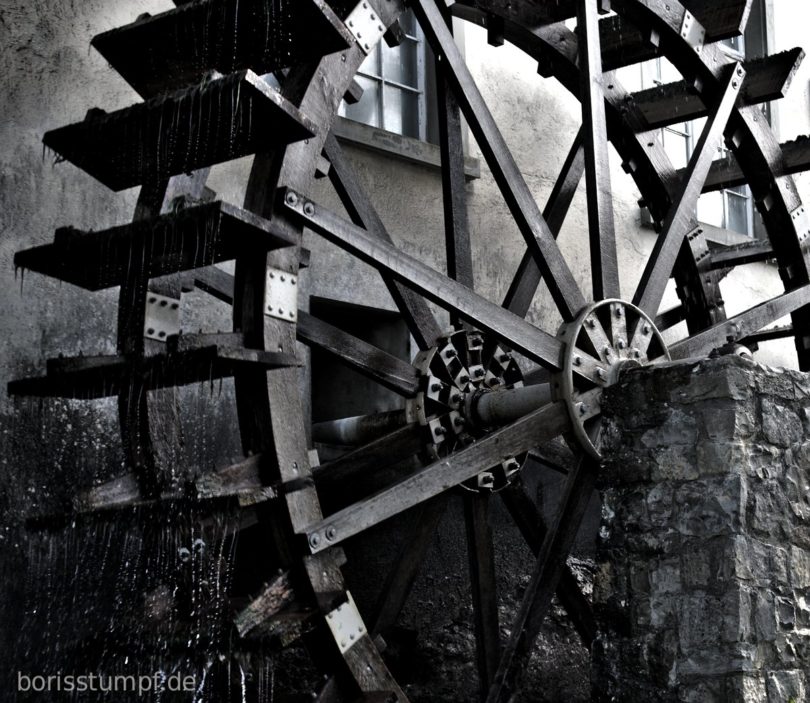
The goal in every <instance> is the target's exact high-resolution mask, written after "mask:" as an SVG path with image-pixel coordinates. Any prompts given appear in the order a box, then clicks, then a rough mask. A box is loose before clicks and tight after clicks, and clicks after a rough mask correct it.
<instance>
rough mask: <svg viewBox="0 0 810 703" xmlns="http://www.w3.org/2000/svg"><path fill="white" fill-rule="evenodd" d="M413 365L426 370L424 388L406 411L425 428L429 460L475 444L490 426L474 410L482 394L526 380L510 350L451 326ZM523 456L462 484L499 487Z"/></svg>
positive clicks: (476, 487) (513, 473) (473, 487)
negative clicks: (452, 328)
mask: <svg viewBox="0 0 810 703" xmlns="http://www.w3.org/2000/svg"><path fill="white" fill-rule="evenodd" d="M414 365H415V366H416V367H417V368H418V369H419V370H420V372H421V373H422V380H421V390H420V392H419V393H418V395H417V396H416V398H414V399H413V400H410V401H408V404H407V406H406V413H407V415H408V421H409V422H418V423H419V424H420V425H422V427H424V428H425V439H424V446H425V448H424V451H423V455H424V456H423V458H424V460H425V461H428V462H430V461H435V460H437V459H439V458H441V457H444V456H448V455H449V454H451V453H452V452H454V451H456V450H457V449H460V448H462V447H465V446H467V445H469V444H472V443H473V442H474V441H475V440H476V439H478V438H479V437H483V436H484V435H485V434H486V432H487V430H488V429H490V428H487V427H483V426H481V425H480V424H479V423H478V422H477V421H476V419H475V414H474V412H473V407H474V405H475V402H476V400H477V399H478V398H479V397H480V396H481V395H482V394H484V393H488V392H498V391H500V390H508V389H513V388H520V387H522V386H523V374H522V373H521V371H520V368H519V367H518V365H517V362H516V361H515V360H514V359H513V358H512V355H511V354H509V353H508V352H507V351H506V350H505V349H503V347H501V346H499V345H498V344H497V343H496V342H495V341H494V340H490V339H488V338H486V337H485V335H483V334H482V333H480V332H466V331H459V332H451V333H450V334H447V335H445V336H444V337H442V338H440V340H439V343H438V345H437V346H435V347H433V348H431V349H428V350H426V351H422V352H420V353H419V354H418V355H417V356H416V359H415V360H414ZM525 460H526V456H525V454H524V455H521V456H517V457H507V458H505V459H504V460H503V461H502V462H501V463H500V464H498V465H497V466H493V467H492V468H490V469H487V470H486V471H482V472H481V473H480V474H478V476H477V477H476V478H475V479H473V480H472V481H468V482H465V483H463V484H462V485H463V486H464V487H465V488H468V489H471V490H476V491H487V492H493V491H498V490H500V489H502V488H504V487H506V486H507V485H508V484H509V483H510V481H511V480H512V478H513V477H514V476H516V475H517V472H518V471H520V469H521V468H522V466H523V463H524V462H525Z"/></svg>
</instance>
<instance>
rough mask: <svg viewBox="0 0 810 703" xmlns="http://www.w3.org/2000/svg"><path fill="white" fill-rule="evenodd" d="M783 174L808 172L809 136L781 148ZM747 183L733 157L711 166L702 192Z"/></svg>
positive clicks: (730, 156)
mask: <svg viewBox="0 0 810 703" xmlns="http://www.w3.org/2000/svg"><path fill="white" fill-rule="evenodd" d="M781 149H782V161H783V163H784V173H785V174H794V173H804V172H805V171H810V136H801V137H797V138H796V139H794V140H793V141H790V142H785V143H784V144H782V146H781ZM746 183H747V180H746V177H745V174H744V173H743V170H742V169H741V168H740V165H739V164H738V163H737V159H736V158H735V157H734V156H733V155H729V156H728V157H727V158H725V159H719V160H717V161H715V162H714V163H713V164H712V167H711V169H710V170H709V176H708V177H707V178H706V184H705V185H704V186H703V192H704V193H708V192H712V191H716V190H722V189H723V188H736V187H737V186H742V185H745V184H746Z"/></svg>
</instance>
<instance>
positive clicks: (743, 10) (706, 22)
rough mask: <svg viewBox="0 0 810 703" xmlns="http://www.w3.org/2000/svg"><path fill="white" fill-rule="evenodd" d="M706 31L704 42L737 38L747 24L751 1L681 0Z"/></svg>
mask: <svg viewBox="0 0 810 703" xmlns="http://www.w3.org/2000/svg"><path fill="white" fill-rule="evenodd" d="M683 5H684V7H685V8H686V9H687V10H689V11H690V12H691V13H692V14H693V15H694V16H695V17H696V18H697V19H698V21H699V22H700V23H701V24H702V25H703V28H704V29H705V30H706V41H707V42H714V41H719V40H720V39H730V38H731V37H738V36H740V35H741V34H742V33H743V32H744V31H745V27H746V25H747V24H748V17H749V15H750V14H751V6H752V5H753V0H683Z"/></svg>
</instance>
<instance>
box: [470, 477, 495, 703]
mask: <svg viewBox="0 0 810 703" xmlns="http://www.w3.org/2000/svg"><path fill="white" fill-rule="evenodd" d="M489 501H490V496H489V494H487V493H470V494H467V495H465V496H464V520H465V523H466V525H467V556H468V561H469V567H470V587H471V590H472V601H473V613H474V618H475V644H476V653H477V658H478V678H479V682H480V685H481V694H482V695H481V698H482V699H484V698H486V696H487V692H488V691H489V687H490V686H491V685H492V682H493V680H494V678H495V672H496V671H497V669H498V662H499V661H500V657H501V634H500V628H499V626H498V598H497V589H496V583H495V548H494V545H493V541H492V528H491V527H490V525H489Z"/></svg>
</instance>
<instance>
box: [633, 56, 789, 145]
mask: <svg viewBox="0 0 810 703" xmlns="http://www.w3.org/2000/svg"><path fill="white" fill-rule="evenodd" d="M803 58H804V51H803V50H802V49H798V48H797V49H791V50H790V51H783V52H782V53H779V54H772V55H771V56H766V57H763V58H759V59H753V60H749V61H745V62H744V63H743V67H744V69H745V70H746V72H747V75H746V79H745V85H744V87H743V89H742V91H741V94H740V105H739V106H740V107H745V106H748V105H758V104H760V103H764V102H768V101H770V100H779V99H780V98H783V97H785V95H786V94H787V91H788V88H789V87H790V83H791V81H792V80H793V76H794V75H796V71H797V70H798V68H799V66H800V65H801V62H802V59H803ZM633 101H634V102H635V104H636V107H637V108H638V112H639V114H640V115H641V116H642V118H643V122H642V123H641V124H640V125H639V127H638V128H637V129H638V131H643V132H646V131H649V130H653V129H658V128H660V127H666V126H668V125H672V124H677V123H680V122H687V121H689V120H694V119H697V118H699V117H705V116H706V115H708V114H709V110H708V108H707V107H706V105H705V104H704V102H703V100H702V99H701V97H700V96H699V95H698V94H697V93H696V92H695V90H694V88H693V87H692V86H691V85H690V84H688V83H687V82H686V81H678V82H676V83H668V84H666V85H662V86H660V87H656V88H649V89H647V90H642V91H640V92H638V93H634V94H633Z"/></svg>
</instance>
